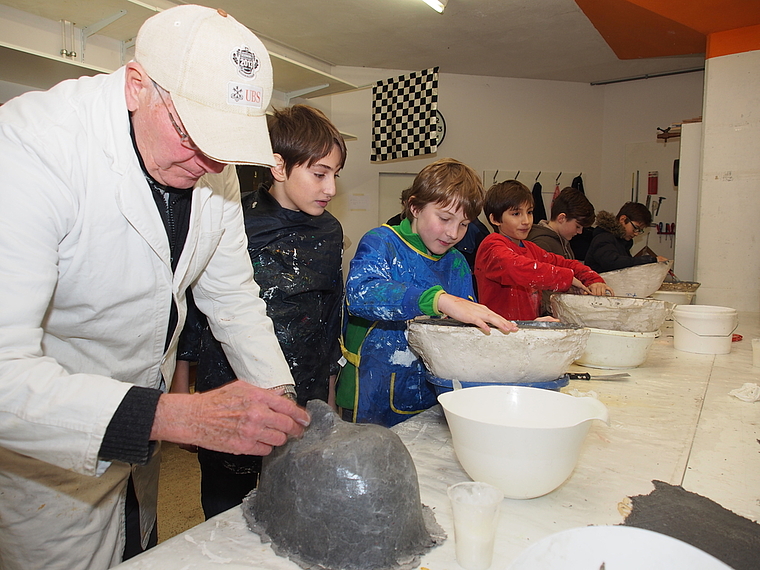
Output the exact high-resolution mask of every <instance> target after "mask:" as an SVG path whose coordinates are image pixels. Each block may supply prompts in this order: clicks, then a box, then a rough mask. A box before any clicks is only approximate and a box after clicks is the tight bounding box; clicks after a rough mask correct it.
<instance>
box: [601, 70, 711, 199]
mask: <svg viewBox="0 0 760 570" xmlns="http://www.w3.org/2000/svg"><path fill="white" fill-rule="evenodd" d="M703 84H704V73H703V72H695V73H685V74H682V75H672V76H669V77H655V78H651V79H643V80H639V81H630V82H626V83H614V84H611V85H605V86H603V89H604V110H603V117H602V122H603V125H604V127H603V130H602V132H601V133H600V135H601V141H600V142H601V143H602V172H601V190H600V191H599V194H598V197H597V195H595V197H596V198H597V199H596V201H594V206H596V208H597V210H608V211H614V212H617V211H618V209H619V208H620V205H621V204H622V203H623V202H625V201H627V200H630V199H631V179H630V175H629V174H627V173H626V172H625V168H624V163H625V152H624V149H625V146H626V145H627V144H630V143H643V142H652V141H656V140H657V138H656V136H657V127H661V128H663V129H664V128H667V127H669V126H670V125H671V124H673V123H678V122H681V121H683V120H686V119H691V118H695V117H699V116H701V115H702V95H703ZM667 144H669V145H672V144H678V139H670V140H669V141H668V143H667ZM642 196H643V197H644V199H646V195H645V194H642V193H641V192H639V201H641V197H642ZM592 201H593V200H592Z"/></svg>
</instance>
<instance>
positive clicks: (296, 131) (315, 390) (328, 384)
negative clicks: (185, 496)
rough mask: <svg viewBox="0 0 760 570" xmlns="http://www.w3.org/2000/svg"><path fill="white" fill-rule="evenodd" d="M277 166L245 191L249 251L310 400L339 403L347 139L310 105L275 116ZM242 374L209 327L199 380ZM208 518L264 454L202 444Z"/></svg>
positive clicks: (214, 381)
mask: <svg viewBox="0 0 760 570" xmlns="http://www.w3.org/2000/svg"><path fill="white" fill-rule="evenodd" d="M267 120H268V126H269V135H270V139H271V142H272V150H273V152H274V158H275V163H276V164H275V166H274V167H272V168H271V169H270V173H271V176H272V179H273V180H272V183H271V186H270V187H269V188H266V187H265V186H262V187H261V188H259V189H258V190H256V191H255V192H252V193H251V194H249V195H248V196H246V197H245V198H244V199H243V202H242V204H243V216H244V221H245V229H246V233H247V235H248V253H249V255H250V256H251V262H252V263H253V271H254V278H255V280H256V283H258V285H259V287H260V293H259V294H260V296H261V297H262V298H263V299H265V300H266V303H267V314H268V315H269V317H270V318H271V319H272V322H273V324H274V329H275V334H276V335H277V339H278V341H279V343H280V348H281V349H282V351H283V353H284V355H285V359H286V360H287V361H288V364H289V365H290V370H291V372H292V374H293V379H294V380H295V395H294V397H295V399H296V401H297V402H298V403H299V404H300V405H305V404H306V402H307V401H308V400H312V399H320V400H324V401H326V402H328V403H330V404H332V405H333V406H334V405H335V403H334V394H335V379H336V378H337V373H338V370H339V368H340V366H339V364H338V361H339V360H340V358H341V353H340V330H341V317H340V311H341V303H342V300H343V276H342V268H341V266H342V254H343V245H342V244H343V229H342V228H341V225H340V222H338V220H337V219H335V217H333V216H332V214H330V213H329V212H327V211H326V209H325V208H326V207H327V205H328V204H329V203H330V200H331V199H332V197H333V196H335V192H336V184H335V179H336V178H337V177H338V173H339V172H340V170H341V168H343V165H344V164H345V161H346V145H345V142H344V141H343V137H342V136H341V135H340V133H339V132H338V130H337V129H336V128H335V126H334V125H333V124H332V123H331V122H330V120H329V119H328V118H327V117H326V116H325V115H324V114H323V113H322V112H321V111H319V110H317V109H314V108H311V107H308V106H305V105H294V106H293V107H290V108H286V109H282V110H276V111H275V112H274V114H273V115H271V116H268V117H267ZM234 379H235V374H234V372H233V371H232V368H231V367H230V365H229V363H228V362H227V358H226V356H225V354H224V351H223V349H222V345H221V344H220V343H219V342H218V341H217V340H216V339H214V337H213V335H212V334H211V331H210V330H209V329H208V327H206V328H205V329H204V330H203V332H202V333H201V341H200V350H199V354H198V367H197V371H196V390H197V391H199V392H203V391H206V390H210V389H212V388H216V387H218V386H220V385H222V384H226V383H227V382H230V381H232V380H234ZM198 462H199V463H200V466H201V503H202V506H203V511H204V513H205V515H206V518H210V517H212V516H214V515H216V514H218V513H220V512H222V511H225V510H227V509H229V508H231V507H233V506H235V505H238V504H240V502H241V501H242V499H243V497H245V495H246V494H247V493H248V492H249V491H250V490H251V489H253V488H254V487H256V484H257V481H258V474H259V472H260V470H261V458H260V457H256V456H246V455H232V454H225V453H219V452H215V451H209V450H205V449H199V450H198Z"/></svg>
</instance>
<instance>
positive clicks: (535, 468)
mask: <svg viewBox="0 0 760 570" xmlns="http://www.w3.org/2000/svg"><path fill="white" fill-rule="evenodd" d="M438 401H439V402H440V404H441V407H442V408H443V410H444V413H445V414H446V421H447V422H448V424H449V429H450V430H451V438H452V441H453V444H454V451H455V452H456V455H457V459H459V463H461V464H462V467H463V468H464V470H465V471H466V472H467V474H468V475H469V476H470V477H471V478H472V479H473V480H474V481H482V482H485V483H490V484H491V485H493V486H495V487H498V488H499V489H501V490H502V491H503V492H504V496H505V497H507V498H510V499H531V498H533V497H540V496H541V495H545V494H546V493H550V492H551V491H553V490H554V489H556V488H557V487H559V486H560V485H561V484H562V483H563V482H564V481H565V480H566V479H567V478H568V477H569V476H570V473H572V471H573V469H574V468H575V464H576V463H577V461H578V457H579V455H580V451H581V445H582V444H583V440H584V439H585V437H586V434H587V433H588V430H589V428H590V427H591V422H592V421H593V420H601V421H603V422H607V419H608V414H607V408H606V407H605V405H604V404H602V403H601V402H600V401H599V400H597V399H595V398H584V397H581V398H575V397H573V396H569V395H567V394H562V393H560V392H553V391H551V390H543V389H540V388H528V387H524V386H479V387H474V388H464V389H462V390H454V391H452V392H446V393H444V394H441V395H440V396H438Z"/></svg>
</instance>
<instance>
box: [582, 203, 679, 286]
mask: <svg viewBox="0 0 760 570" xmlns="http://www.w3.org/2000/svg"><path fill="white" fill-rule="evenodd" d="M596 222H597V223H596V228H594V237H593V239H592V240H591V245H589V248H588V252H586V259H585V260H584V261H585V263H586V265H588V266H589V267H590V268H591V269H593V270H594V271H596V272H597V273H603V272H605V271H614V270H615V269H623V268H625V267H632V266H634V265H645V264H647V263H656V262H658V261H667V258H665V257H662V256H659V255H658V256H657V257H654V256H651V255H640V256H638V257H633V256H632V255H631V247H632V246H633V238H634V237H636V236H637V235H641V234H643V233H644V232H645V231H646V230H647V228H648V227H649V225H650V224H651V223H652V214H651V212H650V211H649V209H648V208H647V207H646V206H645V205H644V204H639V203H638V202H626V203H625V204H623V207H622V208H620V211H619V212H618V213H617V216H613V215H612V214H611V213H610V212H605V211H603V210H602V211H600V212H599V213H598V214H597V216H596Z"/></svg>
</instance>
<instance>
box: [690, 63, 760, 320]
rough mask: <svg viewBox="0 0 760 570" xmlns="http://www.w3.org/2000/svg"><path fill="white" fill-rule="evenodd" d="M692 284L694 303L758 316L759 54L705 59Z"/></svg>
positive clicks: (759, 260)
mask: <svg viewBox="0 0 760 570" xmlns="http://www.w3.org/2000/svg"><path fill="white" fill-rule="evenodd" d="M706 77H707V81H706V84H705V113H704V121H703V147H702V180H701V192H700V203H699V235H698V241H697V262H696V280H697V281H699V282H700V283H702V285H701V287H700V288H699V290H698V291H697V301H698V302H699V303H700V304H708V305H719V306H726V307H733V308H735V309H737V310H739V311H758V310H760V259H759V258H760V253H758V245H760V224H759V223H758V213H760V161H759V160H758V156H759V151H760V114H759V113H758V108H759V107H760V105H759V104H760V100H759V99H758V94H759V93H760V51H751V52H747V53H741V54H734V55H727V56H723V57H716V58H712V59H709V60H708V62H707V74H706Z"/></svg>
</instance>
